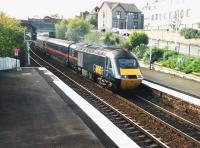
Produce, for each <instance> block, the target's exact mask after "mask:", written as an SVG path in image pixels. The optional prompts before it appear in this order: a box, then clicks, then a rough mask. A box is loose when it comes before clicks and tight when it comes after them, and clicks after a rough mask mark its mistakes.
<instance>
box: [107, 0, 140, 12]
mask: <svg viewBox="0 0 200 148" xmlns="http://www.w3.org/2000/svg"><path fill="white" fill-rule="evenodd" d="M104 3H106V4H107V5H108V7H109V8H110V9H114V8H115V7H116V6H117V5H118V4H120V5H121V6H122V7H123V8H124V10H125V11H127V12H141V11H140V10H139V9H138V8H137V6H136V5H135V4H133V3H118V2H109V1H105V2H104Z"/></svg>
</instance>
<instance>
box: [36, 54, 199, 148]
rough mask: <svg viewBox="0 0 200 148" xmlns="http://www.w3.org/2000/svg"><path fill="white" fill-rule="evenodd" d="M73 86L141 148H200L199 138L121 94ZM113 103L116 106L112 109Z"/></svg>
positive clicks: (72, 85)
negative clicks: (170, 123) (182, 146)
mask: <svg viewBox="0 0 200 148" xmlns="http://www.w3.org/2000/svg"><path fill="white" fill-rule="evenodd" d="M35 58H36V57H35ZM48 67H49V66H48ZM59 75H60V74H59ZM62 77H63V76H62ZM65 79H66V78H65ZM72 81H73V80H70V83H72ZM70 83H69V82H67V84H68V85H70V87H72V88H74V89H75V91H76V92H78V93H80V95H81V96H83V97H84V98H86V99H87V100H88V102H90V103H91V104H93V105H94V106H95V107H96V108H97V109H98V110H99V111H101V112H102V113H103V114H104V115H105V116H107V117H108V118H109V119H110V120H111V121H112V122H113V123H114V124H115V125H117V126H118V127H119V128H120V129H121V130H122V131H124V132H125V133H126V134H127V135H128V136H129V137H130V138H131V139H133V140H134V141H135V142H136V143H137V144H138V145H140V146H141V147H167V146H170V147H180V146H181V145H184V146H186V147H199V146H200V143H199V141H198V139H195V138H192V137H191V136H189V135H187V134H185V133H183V132H181V131H180V130H179V129H176V128H175V127H173V126H171V125H169V124H168V123H166V122H164V121H162V120H161V119H159V118H158V117H155V116H153V115H152V114H150V113H149V112H147V111H145V110H144V109H143V108H142V107H138V106H137V105H134V104H133V103H131V102H130V101H127V100H126V99H124V98H122V97H119V96H118V95H115V94H109V95H108V92H106V93H105V91H104V93H105V94H104V95H102V93H103V92H102V91H103V90H99V91H97V89H99V87H98V88H94V86H93V87H92V88H90V91H92V92H95V93H96V94H98V96H101V97H100V98H99V97H97V96H96V95H94V94H93V93H90V92H89V91H88V90H85V89H83V88H82V87H81V90H80V88H77V86H74V84H75V83H74V82H73V84H70ZM84 83H85V82H84ZM90 83H91V82H90ZM88 87H89V86H88ZM97 98H98V99H97ZM102 98H103V99H102ZM96 100H97V101H96ZM109 104H112V106H111V105H109ZM136 121H137V122H136ZM144 129H145V130H144ZM150 133H151V134H150ZM156 137H157V138H156Z"/></svg>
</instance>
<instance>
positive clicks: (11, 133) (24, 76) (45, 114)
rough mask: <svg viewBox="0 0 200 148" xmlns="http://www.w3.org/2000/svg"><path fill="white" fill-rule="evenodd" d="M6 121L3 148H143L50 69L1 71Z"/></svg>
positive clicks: (1, 126) (0, 133) (0, 131)
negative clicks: (139, 147)
mask: <svg viewBox="0 0 200 148" xmlns="http://www.w3.org/2000/svg"><path fill="white" fill-rule="evenodd" d="M66 94H67V95H66ZM0 118H1V119H0V147H6V148H10V147H11V148H12V147H14V148H25V147H30V148H31V147H37V148H40V147H41V148H45V147H67V148H70V147H72V148H76V147H78V148H79V147H88V148H90V147H95V148H102V147H138V146H137V144H135V143H134V142H133V141H132V140H130V139H129V138H128V137H127V136H126V135H125V134H123V132H121V131H120V130H119V129H117V127H115V126H113V124H112V123H110V122H109V120H108V119H105V118H104V116H103V115H101V114H100V113H99V112H98V111H96V110H95V109H94V108H92V106H91V105H90V104H89V103H87V102H84V100H83V99H82V98H81V97H80V96H79V95H78V94H77V93H75V92H74V91H72V89H71V88H69V87H68V86H67V85H66V84H64V83H63V82H62V81H61V80H59V78H57V77H56V76H55V75H53V74H52V73H51V72H50V71H48V70H47V69H46V68H22V70H21V71H3V72H0Z"/></svg>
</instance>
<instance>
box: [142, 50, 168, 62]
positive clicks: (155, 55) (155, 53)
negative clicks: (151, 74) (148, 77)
mask: <svg viewBox="0 0 200 148" xmlns="http://www.w3.org/2000/svg"><path fill="white" fill-rule="evenodd" d="M164 52H165V49H162V48H157V47H154V48H152V49H151V63H154V62H155V61H160V60H162V59H163V54H164ZM149 58H150V50H147V51H146V52H145V54H144V61H145V62H148V63H149V60H150V59H149Z"/></svg>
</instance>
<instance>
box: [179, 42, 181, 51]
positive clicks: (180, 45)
mask: <svg viewBox="0 0 200 148" xmlns="http://www.w3.org/2000/svg"><path fill="white" fill-rule="evenodd" d="M180 48H181V43H180V42H179V43H178V53H179V52H180Z"/></svg>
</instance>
